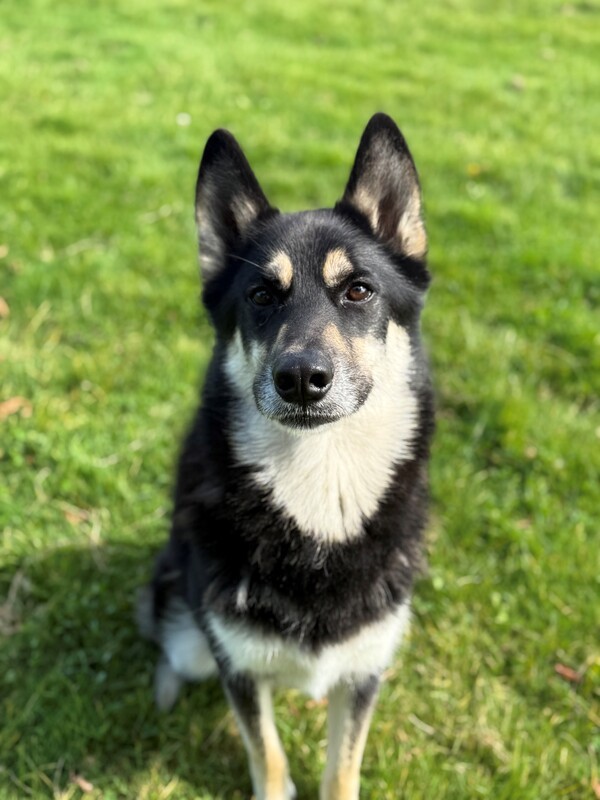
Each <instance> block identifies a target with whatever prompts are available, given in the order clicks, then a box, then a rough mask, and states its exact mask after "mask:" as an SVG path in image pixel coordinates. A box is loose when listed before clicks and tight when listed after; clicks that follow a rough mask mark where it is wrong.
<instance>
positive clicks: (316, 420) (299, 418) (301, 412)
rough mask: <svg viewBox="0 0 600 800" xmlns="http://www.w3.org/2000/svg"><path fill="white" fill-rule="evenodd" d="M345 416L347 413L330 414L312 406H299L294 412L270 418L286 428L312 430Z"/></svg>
mask: <svg viewBox="0 0 600 800" xmlns="http://www.w3.org/2000/svg"><path fill="white" fill-rule="evenodd" d="M344 416H345V414H330V413H326V412H323V411H317V410H316V409H312V408H299V409H298V410H295V411H293V412H286V413H283V414H274V415H272V416H270V418H271V419H272V420H274V421H275V422H278V423H279V424H280V425H284V426H285V427H286V428H292V429H295V430H312V429H314V428H320V427H322V426H323V425H331V424H332V423H334V422H338V421H339V420H340V419H343V417H344Z"/></svg>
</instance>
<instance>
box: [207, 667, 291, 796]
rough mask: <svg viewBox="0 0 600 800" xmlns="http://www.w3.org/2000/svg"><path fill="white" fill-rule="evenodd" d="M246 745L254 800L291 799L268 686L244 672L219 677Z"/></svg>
mask: <svg viewBox="0 0 600 800" xmlns="http://www.w3.org/2000/svg"><path fill="white" fill-rule="evenodd" d="M223 683H224V687H225V691H226V693H227V696H228V698H229V702H230V703H231V706H232V708H233V711H234V713H235V716H236V719H237V722H238V726H239V729H240V733H241V734H242V738H243V740H244V744H245V745H246V751H247V753H248V761H249V764H250V774H251V776H252V785H253V788H254V794H255V797H256V800H293V798H294V797H295V796H296V789H295V787H294V784H293V783H292V781H291V780H290V777H289V771H288V765H287V759H286V757H285V753H284V752H283V747H282V746H281V742H280V740H279V735H278V734H277V728H276V727H275V718H274V714H273V701H272V697H271V687H270V686H269V684H268V683H267V682H265V681H260V680H255V679H254V678H252V677H250V676H249V675H247V674H234V675H228V676H227V677H225V678H224V680H223Z"/></svg>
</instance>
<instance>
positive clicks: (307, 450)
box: [232, 342, 418, 542]
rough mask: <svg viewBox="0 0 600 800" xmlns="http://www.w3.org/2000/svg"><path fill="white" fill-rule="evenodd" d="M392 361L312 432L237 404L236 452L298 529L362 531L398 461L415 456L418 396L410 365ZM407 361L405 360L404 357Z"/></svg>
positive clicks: (340, 537) (329, 536)
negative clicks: (338, 414)
mask: <svg viewBox="0 0 600 800" xmlns="http://www.w3.org/2000/svg"><path fill="white" fill-rule="evenodd" d="M403 346H404V347H407V345H405V344H404V342H403ZM398 360H400V359H398ZM396 361H397V360H396V359H394V362H393V366H394V368H395V371H392V370H390V371H389V372H387V373H386V372H385V371H384V370H383V369H380V371H379V372H380V374H378V375H376V378H377V380H376V384H375V386H374V388H373V390H372V392H371V394H370V396H369V398H368V399H367V401H366V402H365V403H364V404H363V406H362V407H361V408H360V409H359V410H358V411H357V412H356V413H354V414H352V415H351V416H349V417H347V418H345V419H342V420H340V421H339V422H336V423H335V424H333V425H328V426H323V428H321V429H317V430H315V431H308V432H302V433H295V432H292V431H289V430H286V429H284V428H283V427H282V426H280V425H278V424H277V423H274V422H273V421H272V420H268V419H266V418H265V417H263V415H262V414H260V413H259V412H258V410H257V409H256V407H255V406H254V404H253V403H250V404H240V406H239V408H238V410H237V414H236V415H235V416H234V419H233V424H232V444H233V449H234V453H235V456H236V458H237V459H239V460H240V461H241V462H242V463H244V464H245V465H247V466H249V467H250V468H251V470H252V475H253V477H254V480H255V481H256V483H257V484H258V485H259V486H261V487H262V488H265V489H268V490H270V492H271V498H272V501H273V502H274V503H275V505H276V506H277V507H278V508H279V509H281V510H282V511H284V513H285V514H287V515H288V516H290V517H291V518H292V519H293V520H294V521H295V522H296V524H297V526H298V528H299V529H300V531H301V532H302V533H305V534H307V535H313V536H315V537H317V538H319V539H322V540H324V541H327V542H336V541H346V540H348V539H352V538H354V537H356V536H358V535H360V534H361V533H362V530H363V524H364V522H365V520H368V519H370V518H371V517H373V515H374V514H375V513H376V511H377V508H378V506H379V503H380V501H381V500H382V498H383V496H384V494H385V492H386V491H387V489H388V488H389V487H390V485H391V483H392V481H393V477H394V473H395V467H396V465H397V464H399V463H400V462H402V461H404V460H406V459H409V458H411V457H412V443H413V438H414V435H415V431H416V429H417V425H418V406H417V399H416V397H415V395H414V394H413V392H412V390H411V388H410V383H409V377H408V375H407V370H400V369H398V367H397V365H396ZM404 362H405V363H407V364H408V363H409V359H408V357H407V356H405V357H404ZM400 363H402V361H400ZM383 366H385V365H383Z"/></svg>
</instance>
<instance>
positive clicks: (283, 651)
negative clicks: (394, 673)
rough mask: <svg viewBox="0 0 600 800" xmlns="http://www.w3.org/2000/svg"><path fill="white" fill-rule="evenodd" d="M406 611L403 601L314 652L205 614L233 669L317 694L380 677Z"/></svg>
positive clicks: (405, 623) (405, 619) (401, 630)
mask: <svg viewBox="0 0 600 800" xmlns="http://www.w3.org/2000/svg"><path fill="white" fill-rule="evenodd" d="M409 615H410V612H409V607H408V603H406V604H404V605H402V606H400V607H399V608H398V609H396V611H394V612H393V613H390V614H388V616H386V617H384V619H382V620H380V621H379V622H376V623H373V624H371V625H366V626H365V627H364V628H362V629H361V631H360V632H359V633H357V634H356V635H354V636H352V637H351V638H349V639H347V640H345V641H343V642H340V643H338V644H335V645H329V646H326V647H323V648H322V649H321V650H320V651H318V652H317V653H313V652H311V651H309V650H305V649H304V648H302V647H300V646H299V645H298V644H296V643H294V642H288V641H285V640H284V639H281V638H280V637H279V636H275V635H264V634H258V633H256V631H255V630H254V629H253V628H248V627H247V626H245V625H243V624H240V623H232V622H227V621H225V620H224V619H222V618H221V617H219V616H217V615H215V614H210V615H209V616H208V624H209V625H210V627H211V629H212V633H213V635H214V636H215V638H216V640H217V642H218V643H219V647H221V648H222V650H223V652H224V653H225V654H226V655H227V657H228V659H229V661H230V663H231V666H232V668H233V669H234V670H235V671H240V672H249V673H250V674H252V675H254V676H255V677H258V678H265V679H267V680H269V681H271V682H272V683H273V684H274V685H280V686H282V687H287V688H295V689H299V690H300V691H302V692H305V693H306V694H309V695H311V696H312V697H315V698H319V697H323V696H324V695H325V694H327V692H328V691H329V689H331V688H332V687H333V686H336V685H337V684H338V683H339V682H340V681H344V680H347V679H359V680H360V679H361V678H367V677H369V676H371V675H379V674H380V673H381V672H382V671H383V670H384V669H385V668H386V667H387V666H388V665H389V663H390V661H391V660H392V657H393V655H394V651H395V649H396V647H397V645H398V644H399V643H400V639H401V637H402V634H403V633H404V631H405V630H406V628H407V626H408V621H409Z"/></svg>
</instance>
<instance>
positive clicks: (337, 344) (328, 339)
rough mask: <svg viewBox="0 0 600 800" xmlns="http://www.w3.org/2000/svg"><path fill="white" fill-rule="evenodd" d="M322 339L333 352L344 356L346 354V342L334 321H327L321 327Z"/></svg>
mask: <svg viewBox="0 0 600 800" xmlns="http://www.w3.org/2000/svg"><path fill="white" fill-rule="evenodd" d="M323 341H324V342H325V343H326V344H327V345H328V347H329V348H331V350H333V351H334V352H336V353H342V354H343V355H345V356H347V355H348V342H347V341H346V340H345V338H344V337H343V336H342V334H341V333H340V329H339V328H338V326H337V325H336V324H335V322H328V323H327V325H326V326H325V327H324V328H323Z"/></svg>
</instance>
